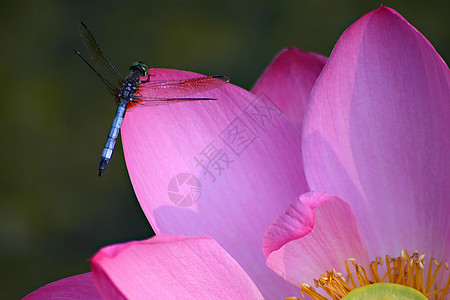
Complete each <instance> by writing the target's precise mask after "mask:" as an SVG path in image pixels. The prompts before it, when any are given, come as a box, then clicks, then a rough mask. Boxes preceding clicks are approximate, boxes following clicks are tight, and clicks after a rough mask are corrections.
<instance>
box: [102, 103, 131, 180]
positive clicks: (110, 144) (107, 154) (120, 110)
mask: <svg viewBox="0 0 450 300" xmlns="http://www.w3.org/2000/svg"><path fill="white" fill-rule="evenodd" d="M128 102H129V101H128V100H126V99H124V100H121V101H120V103H119V105H118V106H117V110H116V114H115V116H114V120H113V122H112V125H111V129H110V130H109V134H108V139H107V140H106V143H105V147H104V148H103V151H102V157H101V159H100V164H99V169H98V176H102V173H103V171H105V169H106V166H107V165H108V163H109V160H110V159H111V156H112V154H113V151H114V147H115V145H116V141H117V137H118V136H119V132H120V127H121V126H122V122H123V118H124V116H125V112H126V110H127V105H128Z"/></svg>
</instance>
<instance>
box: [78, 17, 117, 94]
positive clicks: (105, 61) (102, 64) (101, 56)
mask: <svg viewBox="0 0 450 300" xmlns="http://www.w3.org/2000/svg"><path fill="white" fill-rule="evenodd" d="M78 29H79V30H80V36H81V40H82V41H83V44H84V46H85V47H86V49H87V50H88V51H89V54H90V57H91V59H90V60H86V59H84V58H83V57H82V56H81V55H80V53H79V52H76V53H77V54H78V55H79V56H80V57H81V58H82V59H83V60H84V61H85V62H86V63H87V64H88V65H89V67H91V69H93V70H94V72H95V73H96V74H97V75H98V76H99V77H100V79H101V80H102V81H103V83H104V84H105V85H106V88H107V89H108V90H109V91H110V92H111V93H112V94H114V92H116V91H117V90H118V89H119V90H120V88H121V87H122V82H123V80H124V78H123V75H122V73H121V72H120V71H119V69H118V68H117V67H116V65H115V64H114V63H113V62H112V61H111V59H109V58H108V56H107V55H106V54H105V53H104V52H103V50H102V49H101V48H100V46H99V45H98V44H97V41H96V40H95V38H94V37H93V36H92V34H91V33H90V32H89V30H88V29H87V26H86V25H85V24H84V23H83V22H80V23H78Z"/></svg>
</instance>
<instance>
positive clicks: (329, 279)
mask: <svg viewBox="0 0 450 300" xmlns="http://www.w3.org/2000/svg"><path fill="white" fill-rule="evenodd" d="M384 261H385V263H386V271H385V273H384V274H380V271H381V270H379V269H380V268H379V266H383V259H382V258H381V257H379V256H378V257H377V258H376V259H375V261H372V262H371V263H370V271H371V273H372V277H371V279H369V277H368V276H367V272H366V270H365V269H364V267H363V266H361V265H359V264H358V263H357V262H356V261H355V259H353V258H349V259H347V260H346V261H345V268H346V271H347V276H348V280H349V282H347V281H346V280H345V278H344V276H343V275H342V274H341V273H338V272H337V271H336V270H334V269H333V270H332V271H327V272H326V273H324V274H322V275H321V276H320V278H319V279H314V285H315V287H316V288H320V289H322V291H324V292H325V293H322V294H321V293H318V292H317V291H316V289H315V288H314V287H312V286H311V285H309V284H307V283H302V284H301V293H302V297H303V298H304V297H305V294H306V295H308V296H309V297H311V298H312V299H313V300H327V299H333V300H337V299H345V300H347V299H390V298H389V297H386V295H388V294H390V295H393V294H395V295H399V296H401V297H400V298H395V299H420V294H422V295H423V296H424V297H426V298H430V297H434V299H442V300H444V298H445V295H447V294H449V293H450V272H449V278H448V280H447V283H446V284H445V286H444V287H438V286H437V283H436V282H435V281H436V278H437V276H438V274H439V271H440V270H441V269H442V267H443V266H444V267H445V269H446V270H448V264H447V263H446V262H437V261H436V260H435V259H434V258H433V257H432V258H431V259H430V261H429V264H428V271H427V272H426V273H427V274H426V278H425V280H424V269H425V266H426V263H425V254H422V255H420V256H419V254H418V251H417V250H416V251H414V252H413V254H412V255H409V254H408V252H407V251H406V250H405V249H403V250H402V251H401V253H400V256H399V257H397V258H392V257H390V256H389V255H386V258H385V260H384ZM349 262H351V264H352V265H353V269H354V270H353V271H354V272H353V273H352V272H351V270H350V266H349ZM433 266H435V269H434V270H433ZM356 283H358V285H357V284H356ZM386 283H388V284H386ZM372 285H378V286H377V287H372ZM364 289H366V290H365V291H363V290H364ZM411 289H414V290H416V291H418V292H420V294H418V295H419V298H413V297H412V296H411V295H412V294H414V293H416V294H417V292H416V291H410V290H411ZM351 291H353V292H352V293H350V292H351ZM349 293H350V294H349ZM380 293H382V294H380ZM323 294H327V295H328V298H327V297H324V296H323ZM348 294H349V295H348ZM347 295H348V296H347ZM369 295H371V296H372V295H373V296H377V295H379V297H373V298H370V297H371V296H369ZM402 297H403V298H402ZM294 299H300V298H297V297H287V298H286V300H294Z"/></svg>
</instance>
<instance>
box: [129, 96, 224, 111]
mask: <svg viewBox="0 0 450 300" xmlns="http://www.w3.org/2000/svg"><path fill="white" fill-rule="evenodd" d="M214 100H217V99H214V98H151V99H145V100H143V101H142V100H138V101H137V102H130V103H129V104H128V109H129V108H132V107H133V106H135V105H139V106H157V105H167V104H170V103H176V102H188V101H214Z"/></svg>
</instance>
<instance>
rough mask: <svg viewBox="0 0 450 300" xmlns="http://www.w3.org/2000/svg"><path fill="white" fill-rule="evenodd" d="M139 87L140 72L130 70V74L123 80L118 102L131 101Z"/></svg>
mask: <svg viewBox="0 0 450 300" xmlns="http://www.w3.org/2000/svg"><path fill="white" fill-rule="evenodd" d="M140 85H141V72H140V71H138V70H134V69H133V70H130V74H129V75H128V76H127V78H125V80H124V82H123V84H122V89H121V90H120V92H119V95H118V98H119V99H120V100H127V101H128V102H129V101H132V100H133V99H134V94H135V93H136V90H137V88H138V87H139V86H140Z"/></svg>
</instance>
